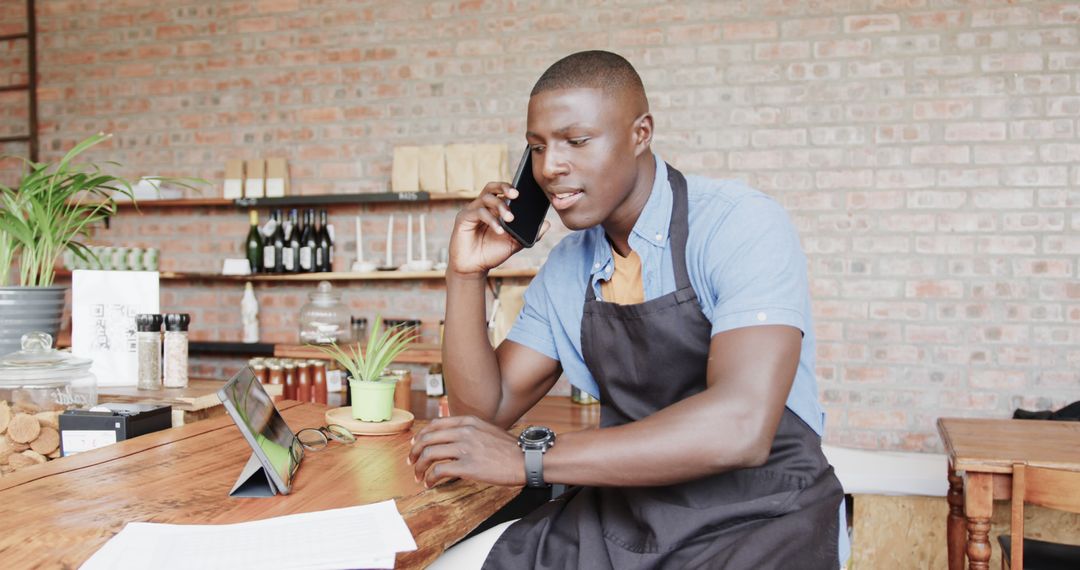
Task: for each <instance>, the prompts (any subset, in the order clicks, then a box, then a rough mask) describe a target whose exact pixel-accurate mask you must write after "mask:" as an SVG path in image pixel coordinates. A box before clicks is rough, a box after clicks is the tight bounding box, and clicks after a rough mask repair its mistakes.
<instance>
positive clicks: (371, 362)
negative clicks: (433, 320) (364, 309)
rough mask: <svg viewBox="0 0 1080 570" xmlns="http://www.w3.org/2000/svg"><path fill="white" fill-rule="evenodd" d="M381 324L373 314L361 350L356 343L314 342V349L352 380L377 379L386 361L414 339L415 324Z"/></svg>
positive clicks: (387, 364)
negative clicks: (371, 322)
mask: <svg viewBox="0 0 1080 570" xmlns="http://www.w3.org/2000/svg"><path fill="white" fill-rule="evenodd" d="M381 325H382V319H381V318H379V316H378V315H375V326H374V328H372V330H371V336H369V337H368V341H367V347H366V348H364V350H362V351H361V350H360V343H355V344H349V345H346V346H345V348H341V347H340V346H338V345H337V343H336V342H335V343H332V344H330V345H328V346H318V345H316V348H318V349H319V350H321V351H322V352H323V353H324V354H326V355H327V356H329V357H331V358H333V359H334V360H335V361H336V362H337V363H338V364H339V365H341V367H342V368H344V369H345V370H348V371H349V374H350V376H352V378H353V379H355V380H359V381H364V382H378V381H379V379H380V378H382V377H383V372H385V371H386V368H387V367H388V366H390V363H391V362H393V361H394V359H396V358H397V357H398V356H399V355H400V354H401V353H402V352H405V350H406V349H407V348H408V347H409V343H411V342H412V341H414V340H415V339H416V327H402V326H397V327H390V328H387V329H383V328H382V326H381Z"/></svg>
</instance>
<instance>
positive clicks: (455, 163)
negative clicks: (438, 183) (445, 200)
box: [446, 144, 473, 193]
mask: <svg viewBox="0 0 1080 570" xmlns="http://www.w3.org/2000/svg"><path fill="white" fill-rule="evenodd" d="M446 190H447V191H448V192H470V193H471V192H472V191H473V145H471V144H449V145H446Z"/></svg>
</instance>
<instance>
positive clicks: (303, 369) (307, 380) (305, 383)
mask: <svg viewBox="0 0 1080 570" xmlns="http://www.w3.org/2000/svg"><path fill="white" fill-rule="evenodd" d="M296 399H297V400H298V401H300V402H310V401H311V366H310V365H309V364H308V361H307V360H297V361H296Z"/></svg>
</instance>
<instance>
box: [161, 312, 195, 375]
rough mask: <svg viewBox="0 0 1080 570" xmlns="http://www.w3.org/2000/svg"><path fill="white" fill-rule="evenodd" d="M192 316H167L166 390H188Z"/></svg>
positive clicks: (178, 314)
mask: <svg viewBox="0 0 1080 570" xmlns="http://www.w3.org/2000/svg"><path fill="white" fill-rule="evenodd" d="M190 323H191V315H189V314H187V313H169V314H167V315H165V341H164V342H165V366H164V368H165V374H164V384H165V387H166V388H187V385H188V325H189V324H190Z"/></svg>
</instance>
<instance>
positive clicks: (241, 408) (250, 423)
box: [218, 366, 295, 494]
mask: <svg viewBox="0 0 1080 570" xmlns="http://www.w3.org/2000/svg"><path fill="white" fill-rule="evenodd" d="M218 396H219V397H221V401H222V403H223V404H225V408H226V409H227V410H229V415H230V416H232V418H233V421H234V422H236V424H237V427H239V428H240V431H241V432H242V433H243V434H244V438H245V439H247V440H248V443H249V444H251V446H252V449H254V451H255V454H256V455H257V456H258V457H259V460H260V461H261V462H262V464H263V467H265V468H267V469H269V470H272V471H273V473H271V477H273V479H274V485H275V486H277V487H278V491H279V492H281V493H283V494H284V493H288V492H289V488H290V487H291V486H292V481H291V480H290V479H291V478H290V475H291V474H292V473H293V472H294V471H295V469H294V468H293V465H294V460H293V456H292V453H291V452H290V447H291V446H292V445H293V441H294V439H295V438H294V435H293V432H292V430H291V429H289V426H288V425H287V424H286V423H285V420H284V419H282V417H281V414H279V413H278V411H277V408H276V407H274V402H273V400H272V399H271V398H270V395H269V394H267V393H266V390H264V389H263V387H262V384H260V383H259V381H258V380H256V379H255V374H253V373H252V372H251V369H250V368H248V367H246V366H245V367H244V368H243V369H242V370H240V372H238V373H237V374H236V376H233V377H232V379H231V380H229V381H228V382H227V383H226V384H225V386H224V387H222V388H221V390H219V391H218Z"/></svg>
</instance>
